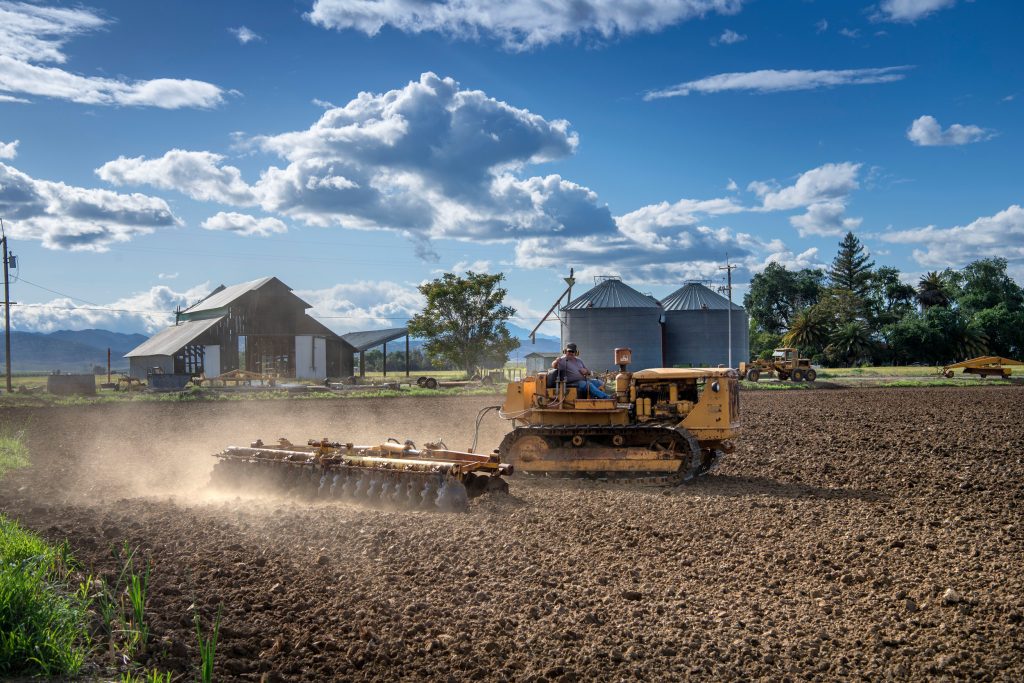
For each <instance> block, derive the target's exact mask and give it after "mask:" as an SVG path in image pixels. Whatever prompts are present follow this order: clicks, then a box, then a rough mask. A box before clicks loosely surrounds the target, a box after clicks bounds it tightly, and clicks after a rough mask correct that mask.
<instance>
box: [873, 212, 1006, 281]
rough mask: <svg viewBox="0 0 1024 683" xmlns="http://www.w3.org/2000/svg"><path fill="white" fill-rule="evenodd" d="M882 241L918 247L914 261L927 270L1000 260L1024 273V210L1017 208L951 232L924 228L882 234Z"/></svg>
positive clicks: (952, 229)
mask: <svg viewBox="0 0 1024 683" xmlns="http://www.w3.org/2000/svg"><path fill="white" fill-rule="evenodd" d="M879 237H880V238H881V239H882V241H884V242H890V243H894V244H912V245H919V247H918V248H916V249H914V251H913V254H914V259H915V260H916V261H917V262H918V263H920V264H921V265H922V266H926V267H946V266H949V267H960V266H963V265H966V264H967V263H970V262H971V261H975V260H977V259H979V258H987V257H990V256H999V257H1002V258H1005V259H1007V260H1008V261H1010V262H1011V264H1012V265H1013V266H1014V268H1015V269H1017V270H1018V272H1020V271H1021V270H1022V269H1024V208H1021V207H1020V206H1019V205H1017V204H1013V205H1011V206H1010V207H1008V208H1006V209H1004V210H1003V211H1000V212H999V213H997V214H995V215H994V216H983V217H981V218H978V219H976V220H974V221H972V222H970V223H968V224H967V225H961V226H955V227H952V228H937V227H935V226H934V225H929V226H927V227H923V228H913V229H910V230H897V231H893V232H887V233H883V234H881V235H880V236H879Z"/></svg>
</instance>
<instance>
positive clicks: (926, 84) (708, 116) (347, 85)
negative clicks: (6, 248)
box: [0, 0, 1024, 332]
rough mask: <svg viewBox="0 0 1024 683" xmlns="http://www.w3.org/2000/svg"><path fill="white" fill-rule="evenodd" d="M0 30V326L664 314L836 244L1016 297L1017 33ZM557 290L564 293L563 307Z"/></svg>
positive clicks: (852, 26)
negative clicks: (992, 280)
mask: <svg viewBox="0 0 1024 683" xmlns="http://www.w3.org/2000/svg"><path fill="white" fill-rule="evenodd" d="M549 4H550V3H545V2H541V1H540V0H522V1H521V2H517V3H507V2H499V1H497V0H483V1H480V2H469V1H468V0H464V1H462V2H427V1H425V0H395V1H394V2H389V3H378V2H365V1H356V0H302V1H299V0H293V1H291V2H278V3H252V2H219V3H212V4H211V3H200V2H181V3H140V2H129V1H125V2H84V3H54V2H36V3H21V2H8V1H7V0H0V217H3V219H4V225H5V227H6V230H7V234H8V236H9V237H10V240H11V247H12V251H13V252H14V253H15V254H17V255H18V257H19V261H20V263H19V266H20V268H19V269H18V271H17V276H18V280H17V281H16V282H15V283H14V285H13V287H12V299H13V300H15V301H17V302H18V305H17V306H15V307H13V308H12V315H13V326H14V327H15V329H20V330H39V331H50V330H55V329H67V328H72V329H74V328H86V327H104V328H107V329H114V330H118V331H124V332H153V331H155V330H156V329H159V328H160V327H162V326H163V325H165V324H166V323H167V321H168V313H169V311H171V310H173V309H174V308H175V307H176V306H178V305H181V306H187V305H188V304H189V303H192V302H194V301H195V300H196V299H198V298H200V297H201V296H203V295H204V294H206V293H207V292H208V291H209V290H210V289H211V288H212V287H215V286H217V285H218V284H221V283H225V284H233V283H237V282H244V281H247V280H252V279H256V278H258V277H262V276H265V275H276V276H278V277H279V278H280V279H282V280H283V281H284V282H286V283H287V284H288V285H290V286H291V287H293V288H294V289H295V291H296V293H298V294H299V295H300V296H302V297H303V298H305V299H306V300H307V301H309V302H310V303H312V304H314V309H313V311H312V313H313V314H314V315H315V316H317V317H319V318H320V319H322V320H323V321H324V322H325V324H327V325H328V326H329V327H331V328H332V329H335V330H336V331H339V332H346V331H350V330H356V329H371V328H377V327H389V326H394V325H400V324H402V320H403V318H404V317H406V316H408V315H409V314H411V313H415V312H416V311H417V310H418V309H419V307H420V305H421V301H420V299H419V296H418V294H417V292H416V285H417V284H418V283H420V282H422V281H424V280H426V279H430V278H432V277H436V276H437V275H438V274H440V273H442V272H444V271H446V270H465V269H467V268H473V269H476V270H486V271H489V272H499V271H500V272H503V273H505V275H506V278H507V287H508V290H509V298H510V301H511V303H512V304H513V305H514V306H516V308H517V309H518V310H519V311H520V315H519V318H518V319H517V322H518V323H519V324H521V325H522V326H524V327H528V328H529V327H532V326H533V324H534V323H535V322H536V320H537V319H539V316H540V315H541V314H543V312H544V311H545V310H546V309H547V308H548V306H549V305H550V304H551V303H552V301H553V300H554V298H555V297H556V296H557V295H558V294H559V293H560V292H561V290H562V288H563V285H562V282H561V278H562V277H563V276H564V275H566V274H567V271H568V269H569V267H570V266H571V267H574V268H575V269H576V272H577V275H578V280H579V282H580V284H579V285H578V287H586V286H588V285H590V284H592V282H593V279H592V278H593V277H594V276H598V275H618V276H621V277H622V278H623V280H624V281H626V282H627V283H629V284H631V285H632V286H634V287H636V288H637V289H639V290H640V291H643V292H651V293H653V294H654V295H655V296H664V295H666V294H668V293H670V292H671V291H673V290H675V289H676V288H678V287H679V286H681V285H682V284H683V283H684V282H685V281H688V280H691V279H718V278H720V276H721V271H720V270H719V268H718V267H719V266H720V265H721V264H723V263H724V261H725V258H726V254H727V253H728V254H729V257H730V259H732V260H733V261H735V262H736V263H737V264H738V266H739V268H738V269H737V271H736V273H735V278H736V281H737V283H738V287H737V290H736V297H737V298H739V297H741V296H742V294H743V291H744V288H743V285H744V283H746V282H749V279H750V278H751V277H752V276H753V274H755V273H757V272H758V271H759V270H761V269H763V268H764V267H765V266H766V265H767V264H768V263H770V262H772V261H778V262H781V263H784V264H786V265H787V266H789V267H793V268H798V267H805V266H824V265H826V264H827V263H828V262H829V261H831V259H832V257H833V255H834V254H835V250H836V245H837V243H838V241H839V240H840V239H841V236H842V234H843V233H845V232H846V231H847V230H852V231H853V232H854V233H856V234H857V235H858V236H859V237H860V238H861V240H862V241H863V242H864V243H865V245H866V246H867V247H868V249H869V250H870V251H871V253H872V254H873V256H874V258H875V261H876V262H877V263H878V264H879V265H883V264H884V265H893V266H896V267H898V268H900V269H901V270H902V271H903V272H904V274H905V276H906V278H907V279H908V281H910V282H916V279H917V278H918V277H919V276H920V274H921V273H923V272H926V271H929V270H935V269H941V268H944V267H947V266H950V267H960V266H963V265H965V264H966V263H967V262H969V261H971V260H973V259H976V258H981V257H985V256H1003V257H1006V258H1008V259H1009V260H1010V263H1011V272H1012V274H1014V276H1015V277H1016V278H1017V279H1018V281H1019V282H1024V209H1022V208H1021V204H1022V203H1024V198H1022V194H1024V192H1022V190H1024V182H1022V181H1024V172H1022V165H1021V158H1022V154H1021V153H1022V151H1024V144H1022V133H1024V126H1022V121H1024V117H1022V107H1024V73H1022V70H1024V48H1022V47H1021V41H1020V39H1019V34H1020V32H1021V29H1022V28H1024V3H1018V2H1012V1H1010V0H1005V1H996V0H989V1H983V0H978V1H977V2H970V1H968V0H881V1H876V2H874V3H872V2H869V1H867V0H864V1H852V0H851V1H848V2H825V1H823V0H818V1H817V2H814V1H809V0H777V1H772V2H769V1H768V0H749V1H742V0H672V1H666V2H660V3H659V2H653V3H640V2H635V3H634V2H621V1H619V2H614V1H612V0H585V1H584V2H577V3H572V4H571V5H570V3H566V5H567V6H571V7H572V11H568V10H566V11H562V12H554V13H553V10H552V9H551V8H550V7H547V5H549ZM578 291H582V290H578Z"/></svg>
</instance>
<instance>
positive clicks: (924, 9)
mask: <svg viewBox="0 0 1024 683" xmlns="http://www.w3.org/2000/svg"><path fill="white" fill-rule="evenodd" d="M955 4H956V0H882V3H881V4H880V5H879V6H878V10H879V11H878V12H877V13H876V14H874V15H873V18H875V19H880V20H886V21H905V22H913V21H917V20H918V19H923V18H924V17H926V16H928V15H929V14H931V13H932V12H937V11H939V10H942V9H948V8H950V7H952V6H953V5H955Z"/></svg>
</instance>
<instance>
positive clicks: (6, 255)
mask: <svg viewBox="0 0 1024 683" xmlns="http://www.w3.org/2000/svg"><path fill="white" fill-rule="evenodd" d="M0 255H2V256H3V260H4V362H5V363H6V366H7V393H8V394H10V393H11V392H13V391H14V389H13V388H11V290H10V280H9V279H8V270H7V267H8V265H16V264H17V262H16V261H15V260H14V255H13V254H11V253H10V252H9V251H7V231H6V230H5V229H4V221H3V219H2V218H0Z"/></svg>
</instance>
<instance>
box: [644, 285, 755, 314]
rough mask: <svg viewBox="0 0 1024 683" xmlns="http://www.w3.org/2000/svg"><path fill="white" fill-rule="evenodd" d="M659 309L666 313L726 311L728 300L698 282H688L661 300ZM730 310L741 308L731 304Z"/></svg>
mask: <svg viewBox="0 0 1024 683" xmlns="http://www.w3.org/2000/svg"><path fill="white" fill-rule="evenodd" d="M661 307H662V308H664V309H665V310H666V311H707V310H712V311H727V310H729V300H728V299H726V298H725V297H724V296H722V295H721V294H719V293H718V292H715V291H712V290H711V289H709V288H708V287H705V286H704V285H702V284H700V283H699V282H690V283H688V284H685V285H683V286H682V287H680V288H679V289H677V290H676V291H674V292H672V293H671V294H669V295H668V296H667V297H665V298H664V299H662V301H661ZM732 310H734V311H741V310H743V307H742V306H740V305H739V304H737V303H733V305H732Z"/></svg>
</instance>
